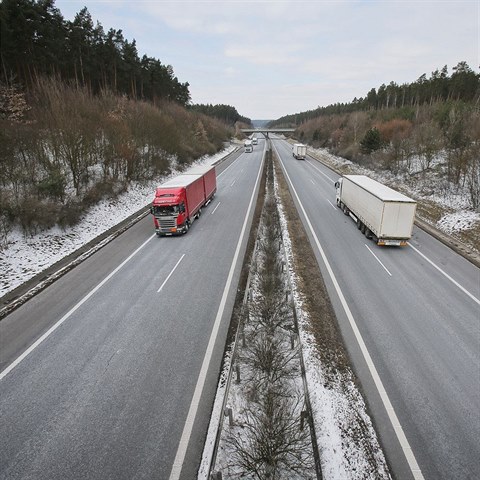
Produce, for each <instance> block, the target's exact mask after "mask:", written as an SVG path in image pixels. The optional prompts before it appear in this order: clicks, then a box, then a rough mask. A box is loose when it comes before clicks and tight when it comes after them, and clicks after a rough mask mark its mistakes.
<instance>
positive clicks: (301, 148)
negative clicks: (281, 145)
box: [292, 143, 307, 160]
mask: <svg viewBox="0 0 480 480" xmlns="http://www.w3.org/2000/svg"><path fill="white" fill-rule="evenodd" d="M292 154H293V156H294V157H295V158H296V159H297V160H305V157H306V156H307V146H306V145H304V144H303V143H294V144H293V147H292Z"/></svg>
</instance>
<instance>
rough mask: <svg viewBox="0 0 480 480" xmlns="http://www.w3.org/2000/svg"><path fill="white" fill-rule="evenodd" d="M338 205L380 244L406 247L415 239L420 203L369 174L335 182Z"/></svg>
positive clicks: (365, 232)
mask: <svg viewBox="0 0 480 480" xmlns="http://www.w3.org/2000/svg"><path fill="white" fill-rule="evenodd" d="M335 188H336V200H337V206H338V207H340V208H341V209H342V210H343V213H345V215H350V216H351V217H352V218H353V220H355V222H356V223H357V227H358V229H359V230H361V232H362V233H364V234H365V236H366V237H367V238H373V239H374V241H375V242H376V243H377V245H396V246H401V245H402V246H403V245H406V244H407V240H408V239H409V238H410V237H411V236H412V231H413V222H414V220H415V210H416V207H417V202H415V200H412V199H411V198H409V197H407V196H406V195H403V194H402V193H399V192H397V191H395V190H393V189H391V188H390V187H387V186H385V185H383V184H381V183H379V182H377V181H375V180H373V179H371V178H369V177H366V176H365V175H344V176H343V177H342V178H340V179H339V180H338V181H337V182H336V183H335Z"/></svg>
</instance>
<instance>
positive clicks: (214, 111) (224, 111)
mask: <svg viewBox="0 0 480 480" xmlns="http://www.w3.org/2000/svg"><path fill="white" fill-rule="evenodd" d="M189 108H191V109H192V110H193V111H196V112H200V113H203V114H204V115H208V116H209V117H214V118H217V119H219V120H221V121H222V122H224V123H226V124H227V125H231V126H233V125H235V123H237V122H242V123H245V124H247V125H251V123H252V121H251V120H250V119H249V118H247V117H242V116H241V115H240V114H239V113H238V112H237V109H236V108H235V107H232V106H230V105H224V104H218V105H212V104H211V103H209V104H201V103H198V104H194V105H191V107H189Z"/></svg>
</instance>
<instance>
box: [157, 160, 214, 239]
mask: <svg viewBox="0 0 480 480" xmlns="http://www.w3.org/2000/svg"><path fill="white" fill-rule="evenodd" d="M216 189H217V187H216V175H215V168H214V167H212V166H208V167H206V166H204V167H195V168H194V169H192V170H191V171H190V172H189V173H186V174H182V175H179V176H178V177H175V178H173V179H171V180H168V181H167V182H165V183H164V184H163V185H161V186H159V187H158V188H157V189H156V191H155V198H154V199H153V202H152V206H151V208H150V211H151V213H152V214H153V222H154V225H155V232H156V234H157V235H158V236H165V235H175V234H181V233H187V231H188V229H189V228H190V225H191V224H192V222H193V220H194V219H195V218H198V217H199V216H200V213H201V209H202V207H203V206H204V205H206V204H207V203H209V202H210V200H211V199H212V198H213V196H214V194H215V192H216Z"/></svg>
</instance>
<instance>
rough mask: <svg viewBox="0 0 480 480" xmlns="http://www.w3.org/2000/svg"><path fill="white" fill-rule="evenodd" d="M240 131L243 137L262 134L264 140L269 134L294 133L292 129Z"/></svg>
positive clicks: (246, 129)
mask: <svg viewBox="0 0 480 480" xmlns="http://www.w3.org/2000/svg"><path fill="white" fill-rule="evenodd" d="M241 130H242V132H243V133H245V135H249V134H251V133H262V134H263V135H265V137H266V138H268V134H269V133H293V132H294V131H295V129H294V128H242V129H241Z"/></svg>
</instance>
